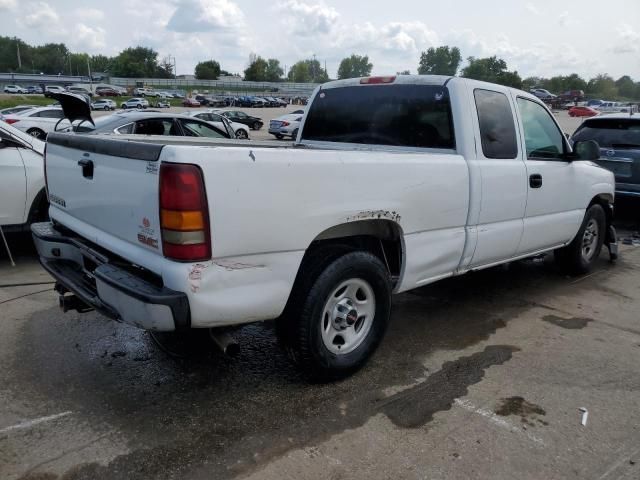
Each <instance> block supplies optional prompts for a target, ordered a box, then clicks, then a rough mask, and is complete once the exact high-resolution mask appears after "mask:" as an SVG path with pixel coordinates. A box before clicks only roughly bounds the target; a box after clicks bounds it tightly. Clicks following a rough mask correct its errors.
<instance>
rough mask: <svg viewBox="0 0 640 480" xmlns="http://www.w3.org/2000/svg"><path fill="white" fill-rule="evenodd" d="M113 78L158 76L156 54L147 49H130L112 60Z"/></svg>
mask: <svg viewBox="0 0 640 480" xmlns="http://www.w3.org/2000/svg"><path fill="white" fill-rule="evenodd" d="M112 74H113V76H115V77H131V78H142V77H155V76H156V75H157V74H158V52H156V51H155V50H153V49H151V48H147V47H130V48H127V49H125V50H123V51H122V52H120V53H119V54H118V56H116V57H115V58H114V59H113V68H112Z"/></svg>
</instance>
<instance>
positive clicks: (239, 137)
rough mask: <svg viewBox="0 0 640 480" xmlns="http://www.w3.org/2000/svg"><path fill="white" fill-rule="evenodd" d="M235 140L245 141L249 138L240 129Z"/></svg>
mask: <svg viewBox="0 0 640 480" xmlns="http://www.w3.org/2000/svg"><path fill="white" fill-rule="evenodd" d="M236 138H237V139H240V140H246V139H248V138H249V134H248V133H247V132H246V131H245V130H242V129H241V128H240V129H238V131H237V132H236Z"/></svg>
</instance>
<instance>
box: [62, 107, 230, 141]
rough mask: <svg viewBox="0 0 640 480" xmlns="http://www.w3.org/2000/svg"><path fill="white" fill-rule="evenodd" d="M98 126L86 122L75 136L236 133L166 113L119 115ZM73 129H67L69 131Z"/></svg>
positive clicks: (225, 135) (214, 135)
mask: <svg viewBox="0 0 640 480" xmlns="http://www.w3.org/2000/svg"><path fill="white" fill-rule="evenodd" d="M94 123H95V125H91V124H90V123H87V122H84V123H82V124H81V125H78V126H77V127H75V132H76V133H91V134H105V133H106V134H116V135H160V136H162V135H164V136H178V137H184V136H186V137H208V138H233V130H226V128H225V127H224V126H223V128H218V127H216V126H214V125H211V124H210V123H208V122H205V121H204V120H200V119H199V118H192V117H189V116H187V115H180V114H172V113H163V112H148V111H145V112H140V111H133V112H120V113H114V114H113V115H109V116H105V117H100V118H97V119H96V120H95V121H94ZM68 131H71V128H68V129H67V132H68Z"/></svg>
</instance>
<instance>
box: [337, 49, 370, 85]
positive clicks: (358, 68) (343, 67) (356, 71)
mask: <svg viewBox="0 0 640 480" xmlns="http://www.w3.org/2000/svg"><path fill="white" fill-rule="evenodd" d="M372 69H373V64H372V63H369V57H368V56H367V55H364V56H360V55H356V54H355V53H354V54H352V55H351V56H350V57H347V58H343V59H342V61H341V62H340V66H339V67H338V78H340V79H342V78H358V77H368V76H369V75H371V70H372Z"/></svg>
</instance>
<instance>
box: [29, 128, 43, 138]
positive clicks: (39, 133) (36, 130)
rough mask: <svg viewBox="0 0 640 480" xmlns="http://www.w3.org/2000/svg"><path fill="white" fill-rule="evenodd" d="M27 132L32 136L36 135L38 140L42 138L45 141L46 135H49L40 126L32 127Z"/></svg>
mask: <svg viewBox="0 0 640 480" xmlns="http://www.w3.org/2000/svg"><path fill="white" fill-rule="evenodd" d="M27 133H28V134H29V135H31V136H32V137H35V138H37V139H38V140H42V141H44V139H45V137H46V136H47V134H46V133H44V131H42V130H40V129H39V128H30V129H29V130H27Z"/></svg>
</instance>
